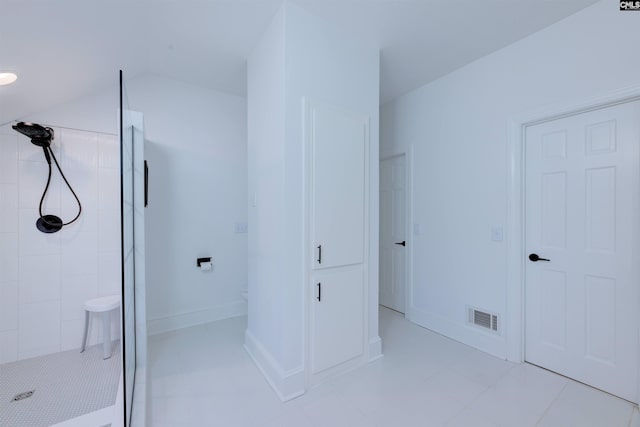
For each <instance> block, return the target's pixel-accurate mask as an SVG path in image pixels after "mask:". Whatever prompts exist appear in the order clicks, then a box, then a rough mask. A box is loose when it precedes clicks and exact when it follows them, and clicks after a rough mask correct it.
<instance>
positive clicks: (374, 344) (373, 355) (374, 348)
mask: <svg viewBox="0 0 640 427" xmlns="http://www.w3.org/2000/svg"><path fill="white" fill-rule="evenodd" d="M383 357H384V354H382V340H381V339H380V337H379V336H377V337H373V338H369V362H373V361H374V360H378V359H382V358H383Z"/></svg>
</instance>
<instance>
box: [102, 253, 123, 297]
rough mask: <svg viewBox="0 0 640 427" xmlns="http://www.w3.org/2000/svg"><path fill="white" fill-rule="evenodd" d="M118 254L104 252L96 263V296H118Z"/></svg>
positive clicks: (120, 273)
mask: <svg viewBox="0 0 640 427" xmlns="http://www.w3.org/2000/svg"><path fill="white" fill-rule="evenodd" d="M120 258H121V257H120V252H111V253H109V252H104V253H101V254H100V258H99V261H98V294H99V295H100V296H108V295H118V294H120V291H121V288H122V270H121V269H120Z"/></svg>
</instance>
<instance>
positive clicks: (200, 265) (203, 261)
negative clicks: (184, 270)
mask: <svg viewBox="0 0 640 427" xmlns="http://www.w3.org/2000/svg"><path fill="white" fill-rule="evenodd" d="M206 262H211V257H206V258H198V259H197V260H196V265H197V266H198V268H200V267H202V263H206Z"/></svg>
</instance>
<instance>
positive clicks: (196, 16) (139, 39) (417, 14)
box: [0, 0, 596, 124]
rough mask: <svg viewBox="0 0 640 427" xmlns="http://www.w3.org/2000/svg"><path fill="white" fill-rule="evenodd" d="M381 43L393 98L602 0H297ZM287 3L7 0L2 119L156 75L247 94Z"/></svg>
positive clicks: (0, 49)
mask: <svg viewBox="0 0 640 427" xmlns="http://www.w3.org/2000/svg"><path fill="white" fill-rule="evenodd" d="M290 1H293V2H294V3H297V4H299V5H301V6H302V7H304V8H305V9H307V10H309V11H311V12H312V13H314V14H316V15H318V16H320V17H322V18H324V19H325V20H327V21H329V22H331V23H333V24H334V25H335V26H336V27H339V28H341V29H342V30H343V31H348V32H351V33H352V34H354V35H355V36H356V37H362V38H365V39H368V40H370V41H371V42H373V43H374V44H376V45H378V46H379V47H380V50H381V61H380V66H381V82H380V90H381V102H385V101H388V100H390V99H393V98H394V97H397V96H399V95H401V94H404V93H406V92H408V91H410V90H412V89H415V88H417V87H419V86H422V85H424V84H426V83H428V82H430V81H432V80H434V79H436V78H438V77H440V76H442V75H445V74H447V73H449V72H451V71H453V70H455V69H456V68H459V67H461V66H463V65H465V64H467V63H469V62H472V61H474V60H475V59H478V58H480V57H482V56H484V55H487V54H488V53H491V52H493V51H495V50H498V49H500V48H502V47H504V46H506V45H508V44H511V43H513V42H515V41H517V40H519V39H521V38H523V37H526V36H527V35H529V34H531V33H534V32H536V31H538V30H540V29H542V28H544V27H546V26H548V25H551V24H552V23H554V22H556V21H558V20H560V19H563V18H564V17H566V16H568V15H571V14H573V13H575V12H577V11H579V10H580V9H582V8H584V7H587V6H589V5H590V4H592V3H595V2H596V0H526V1H525V0H456V1H453V0H290ZM281 2H282V0H128V1H125V0H110V1H98V0H30V1H24V0H3V1H2V5H0V72H1V71H4V70H10V71H15V72H17V73H18V75H19V79H18V81H17V82H16V83H15V84H13V85H10V86H0V124H1V123H5V122H8V121H10V120H14V119H18V118H20V117H22V116H25V115H27V114H32V113H34V112H37V111H41V110H44V109H48V108H51V107H52V106H55V105H56V104H59V103H61V102H65V101H68V100H71V99H75V98H79V97H82V96H87V95H90V94H92V93H96V92H98V91H100V90H104V89H105V88H107V87H109V86H110V85H113V84H115V82H116V79H117V70H118V69H123V70H125V71H126V73H127V76H130V77H133V76H136V75H141V74H144V73H154V74H158V75H162V76H165V77H169V78H174V79H177V80H181V81H185V82H189V83H193V84H195V85H199V86H202V87H206V88H211V89H217V90H222V91H225V92H230V93H234V94H237V95H241V96H244V95H246V58H247V56H248V55H249V53H250V52H251V49H252V48H253V46H254V45H255V44H256V42H257V41H258V40H259V38H260V36H261V34H262V33H263V32H264V30H265V29H266V28H267V26H268V25H269V22H270V20H271V18H272V17H273V15H274V14H275V12H276V11H277V9H278V7H279V6H280V4H281Z"/></svg>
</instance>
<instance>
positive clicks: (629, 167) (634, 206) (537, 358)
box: [525, 102, 640, 402]
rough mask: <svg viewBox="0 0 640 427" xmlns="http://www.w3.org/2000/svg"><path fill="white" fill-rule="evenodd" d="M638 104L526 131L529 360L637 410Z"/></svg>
mask: <svg viewBox="0 0 640 427" xmlns="http://www.w3.org/2000/svg"><path fill="white" fill-rule="evenodd" d="M639 128H640V103H639V102H633V103H626V104H620V105H617V106H612V107H608V108H603V109H599V110H594V111H590V112H586V113H582V114H578V115H574V116H570V117H566V118H562V119H558V120H554V121H549V122H545V123H541V124H537V125H534V126H529V127H527V130H526V208H525V209H526V210H525V212H526V235H525V241H526V253H527V255H530V254H537V255H538V256H539V257H540V258H543V259H548V261H546V260H539V261H537V262H534V261H531V260H530V259H527V260H526V261H525V263H526V269H525V274H526V278H525V279H526V290H525V301H526V303H525V312H526V315H525V325H526V326H525V333H526V340H525V343H526V349H525V355H526V360H527V361H528V362H531V363H534V364H536V365H539V366H542V367H545V368H547V369H550V370H553V371H556V372H558V373H561V374H563V375H566V376H568V377H571V378H574V379H576V380H578V381H581V382H584V383H587V384H589V385H592V386H594V387H597V388H599V389H602V390H605V391H607V392H609V393H612V394H615V395H617V396H620V397H622V398H624V399H627V400H630V401H633V402H637V401H638V389H637V382H638V356H639V354H638V320H639V316H638V308H639V302H638V298H639V295H638V287H639V281H640V275H639V274H638V271H639V266H640V260H639V259H638V256H639V255H640V254H639V253H638V241H639V239H638V234H639V229H638V225H639V224H640V223H639V220H638V218H639V217H640V211H639V209H638V207H639V204H638V193H639V191H640V185H639V173H638V170H639V162H640V157H639V153H640V151H639V149H638V147H639V145H640V131H639Z"/></svg>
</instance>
